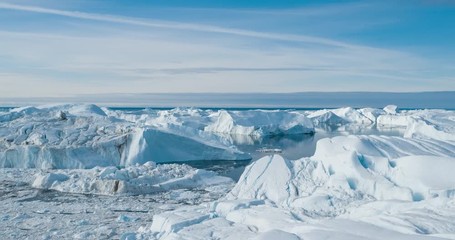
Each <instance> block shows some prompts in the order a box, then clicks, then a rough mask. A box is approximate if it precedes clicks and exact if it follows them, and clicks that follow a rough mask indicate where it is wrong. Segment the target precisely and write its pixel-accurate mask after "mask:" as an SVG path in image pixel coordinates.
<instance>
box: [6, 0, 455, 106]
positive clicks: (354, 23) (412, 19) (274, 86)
mask: <svg viewBox="0 0 455 240" xmlns="http://www.w3.org/2000/svg"><path fill="white" fill-rule="evenodd" d="M454 39H455V0H401V1H390V0H378V1H375V0H369V1H335V0H333V1H322V0H318V1H303V0H301V1H297V0H282V1H271V0H262V1H259V0H251V1H240V0H239V1H237V0H233V1H220V0H195V1H187V0H156V1H153V0H135V1H130V0H116V1H111V0H65V1H61V0H40V1H37V0H0V97H2V98H12V97H68V96H77V95H80V94H95V95H96V94H109V93H133V94H134V93H203V92H213V93H220V92H223V93H249V92H258V93H259V92H263V93H271V92H275V93H287V92H308V91H327V92H337V91H380V92H419V91H455V42H454Z"/></svg>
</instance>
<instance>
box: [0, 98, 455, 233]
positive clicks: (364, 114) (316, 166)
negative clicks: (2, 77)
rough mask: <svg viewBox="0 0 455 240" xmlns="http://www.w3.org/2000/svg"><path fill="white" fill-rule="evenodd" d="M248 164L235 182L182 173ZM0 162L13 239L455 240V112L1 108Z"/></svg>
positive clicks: (3, 223)
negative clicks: (302, 150)
mask: <svg viewBox="0 0 455 240" xmlns="http://www.w3.org/2000/svg"><path fill="white" fill-rule="evenodd" d="M332 131H336V132H337V134H336V135H338V136H335V137H330V138H322V139H319V138H318V141H317V143H316V146H315V149H314V150H313V151H312V154H308V155H305V157H301V158H299V159H297V160H295V159H287V158H286V157H283V156H287V155H286V153H283V154H282V155H269V156H265V157H263V158H260V159H256V157H257V156H258V155H255V154H253V151H254V146H256V145H257V143H258V142H264V141H268V140H265V139H275V138H277V139H298V138H299V136H303V135H304V134H312V133H314V132H316V135H317V134H318V133H321V132H332ZM389 132H394V133H395V134H387V133H389ZM387 135H389V136H387ZM391 135H393V136H391ZM290 141H291V140H289V141H282V142H284V143H286V142H290ZM249 145H250V146H252V147H251V149H252V150H253V151H248V152H245V150H243V151H242V149H250V148H246V147H245V146H249ZM297 146H299V145H297ZM272 147H273V146H272ZM252 157H254V160H253V161H252V162H251V163H250V164H249V165H248V166H247V167H246V169H245V171H244V172H243V174H242V175H241V177H240V179H239V181H238V182H237V183H235V182H234V181H233V180H232V179H230V178H227V177H223V176H220V175H219V174H218V173H215V172H212V171H207V170H203V169H196V168H194V167H190V166H188V165H185V164H175V163H176V162H189V161H195V162H201V161H210V162H214V161H219V160H250V159H251V158H252ZM156 163H161V164H156ZM163 163H164V164H163ZM0 166H2V167H3V168H2V169H0V181H1V189H0V199H1V200H0V202H1V208H0V211H1V212H2V213H1V215H0V229H4V231H2V232H1V233H0V237H2V238H5V239H12V238H13V239H17V238H27V237H28V238H32V239H39V238H43V239H61V238H81V239H100V238H122V239H419V238H425V239H427V238H428V239H431V238H434V239H437V238H448V239H455V177H454V175H453V174H452V170H453V169H455V112H454V111H446V110H408V111H400V110H397V108H396V107H395V106H387V107H386V108H384V109H372V108H363V109H353V108H349V107H347V108H340V109H327V110H318V111H296V110H243V111H231V110H202V109H195V108H176V109H171V110H154V109H144V110H140V111H120V110H111V109H107V108H100V107H97V106H95V105H46V106H38V107H24V108H18V109H12V110H9V111H6V112H0Z"/></svg>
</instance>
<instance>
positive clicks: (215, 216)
mask: <svg viewBox="0 0 455 240" xmlns="http://www.w3.org/2000/svg"><path fill="white" fill-rule="evenodd" d="M454 167H455V143H452V142H447V141H440V140H435V139H431V140H430V139H411V138H404V137H390V136H339V137H335V138H326V139H322V140H320V141H319V142H318V143H317V147H316V153H315V154H314V155H313V156H312V157H308V158H302V159H299V160H293V161H291V160H287V159H285V158H283V157H281V156H280V155H272V156H267V157H264V158H261V159H259V160H257V161H254V162H253V163H251V164H250V165H249V166H248V167H247V168H246V169H245V171H244V173H243V174H242V176H241V177H240V179H239V181H238V183H237V184H236V185H235V187H234V188H233V189H232V190H231V191H230V192H229V193H228V194H227V195H226V196H225V197H224V198H222V199H220V200H217V201H214V202H213V203H212V204H211V205H209V206H208V207H204V206H198V207H193V208H190V209H188V208H186V209H184V210H183V209H177V210H174V211H171V212H167V213H165V214H158V215H156V216H155V217H154V219H161V220H160V221H159V222H160V223H161V224H158V225H159V227H158V225H157V224H155V223H153V224H152V226H151V228H149V229H142V230H141V231H138V232H137V236H143V237H147V236H149V235H150V234H153V235H154V236H157V237H158V239H167V238H171V239H191V237H190V233H191V232H194V231H198V233H199V231H200V233H201V236H210V235H211V234H220V233H225V234H226V236H224V237H221V238H222V239H224V238H226V239H228V236H229V233H230V232H232V233H235V232H237V231H238V232H246V233H244V234H245V236H248V238H249V239H261V238H262V237H264V236H286V237H288V238H289V239H296V237H298V238H297V239H299V238H300V239H317V238H320V237H327V238H334V239H383V238H388V239H416V238H417V239H419V238H425V239H427V238H429V239H431V236H433V237H437V236H451V237H453V236H455V224H453V223H452V222H453V219H454V216H455V211H454V210H453V209H455V208H454V207H455V205H454V204H455V202H454V201H453V199H454V198H455V188H454V186H455V179H454V178H453V176H452V174H451V169H453V168H454ZM435 176H437V177H435ZM428 209H432V210H431V211H429V210H428ZM411 213H412V214H415V215H417V216H422V217H414V218H413V217H410V215H409V214H411ZM191 214H196V215H191ZM170 216H173V217H172V224H173V226H179V227H178V228H172V227H171V226H169V225H168V222H169V221H171V220H170V219H169V218H170ZM177 216H178V217H177ZM187 216H199V217H198V218H197V219H198V220H197V221H194V222H193V221H186V220H185V219H187ZM202 216H204V217H202ZM423 216H425V217H423ZM193 219H194V218H193ZM428 219H430V220H428ZM401 222H403V224H400V225H397V224H394V223H401ZM449 222H451V223H449ZM226 223H228V225H226ZM404 223H407V224H404ZM346 229H350V230H346ZM422 234H424V235H425V236H422Z"/></svg>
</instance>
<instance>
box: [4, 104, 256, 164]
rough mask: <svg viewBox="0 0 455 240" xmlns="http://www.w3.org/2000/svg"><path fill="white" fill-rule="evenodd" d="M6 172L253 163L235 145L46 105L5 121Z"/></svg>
mask: <svg viewBox="0 0 455 240" xmlns="http://www.w3.org/2000/svg"><path fill="white" fill-rule="evenodd" d="M0 143H1V145H0V167H19V168H43V169H46V168H57V169H61V168H93V167H95V166H129V165H134V164H136V163H141V164H143V163H145V162H148V161H154V162H158V163H161V162H175V161H191V160H206V159H208V160H249V159H251V157H250V156H249V155H248V154H245V153H242V152H240V151H238V150H236V149H235V148H234V147H233V146H232V145H227V144H224V143H222V142H215V141H213V140H212V139H210V138H207V137H204V136H203V135H192V134H188V133H186V132H176V131H166V129H158V128H155V127H153V126H141V125H139V126H138V125H137V124H135V123H132V122H129V121H126V120H123V119H120V118H116V117H114V116H108V115H107V114H106V112H104V111H103V110H102V109H101V108H99V107H97V106H95V105H70V104H68V105H46V106H40V107H24V108H18V109H12V110H11V111H10V112H7V113H4V114H2V115H0Z"/></svg>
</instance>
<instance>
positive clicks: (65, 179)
mask: <svg viewBox="0 0 455 240" xmlns="http://www.w3.org/2000/svg"><path fill="white" fill-rule="evenodd" d="M231 184H233V181H232V179H230V178H227V177H222V176H218V175H217V174H216V173H214V172H210V171H205V170H200V169H194V168H192V167H190V166H187V165H178V164H164V165H156V164H155V163H153V162H147V163H145V164H143V165H135V166H129V167H126V168H123V169H118V168H116V167H105V168H102V167H96V168H93V169H86V170H85V169H78V170H57V171H51V172H42V173H39V174H38V175H37V176H36V178H35V180H34V182H33V184H32V186H33V187H35V188H42V189H52V190H57V191H61V192H69V193H83V194H101V195H118V194H121V195H137V194H152V193H158V192H163V191H169V190H175V189H194V188H203V187H207V186H212V185H231Z"/></svg>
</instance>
